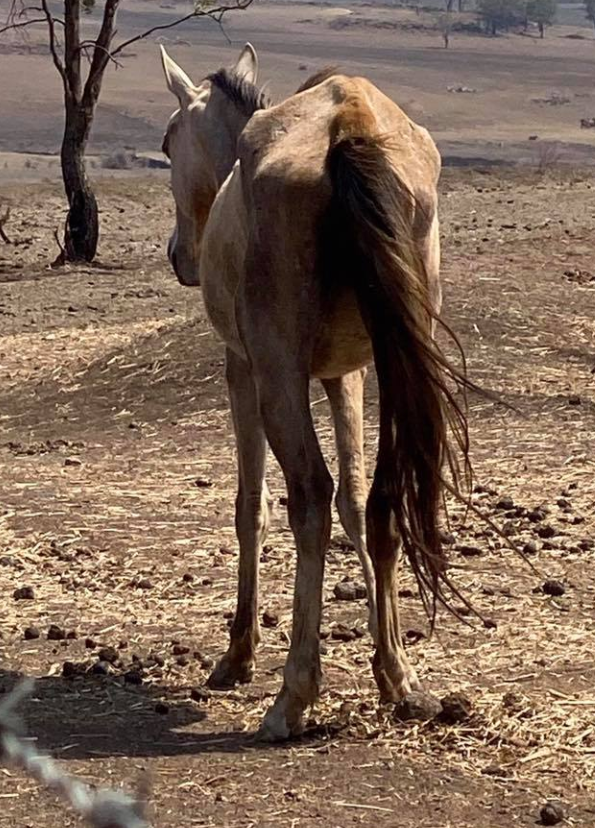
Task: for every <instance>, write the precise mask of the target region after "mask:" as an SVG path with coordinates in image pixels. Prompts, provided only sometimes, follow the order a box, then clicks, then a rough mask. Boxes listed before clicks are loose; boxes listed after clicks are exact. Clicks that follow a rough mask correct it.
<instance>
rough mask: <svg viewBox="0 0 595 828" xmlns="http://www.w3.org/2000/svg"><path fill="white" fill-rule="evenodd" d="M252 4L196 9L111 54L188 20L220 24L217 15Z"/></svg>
mask: <svg viewBox="0 0 595 828" xmlns="http://www.w3.org/2000/svg"><path fill="white" fill-rule="evenodd" d="M251 3H252V0H239V2H238V3H236V4H234V5H232V6H217V7H216V8H214V9H209V10H208V11H207V10H201V9H196V10H195V11H193V12H190V13H189V14H186V15H184V17H179V18H178V19H177V20H173V21H172V22H171V23H162V24H161V25H160V26H153V28H151V29H147V31H146V32H142V33H141V34H138V35H135V36H134V37H131V38H130V39H129V40H125V41H124V42H123V43H120V45H119V46H118V47H117V48H116V49H113V50H112V53H111V54H112V56H114V55H117V54H119V53H120V52H122V51H123V50H124V49H126V47H127V46H130V45H131V44H132V43H136V42H137V40H144V39H145V38H146V37H149V35H152V34H153V33H154V32H159V31H163V30H164V29H172V28H174V26H179V25H180V24H181V23H186V22H187V21H188V20H193V19H197V18H199V17H210V18H211V19H212V20H214V21H215V22H216V23H219V20H220V19H221V18H220V17H219V20H218V19H217V15H220V16H221V15H223V14H225V13H226V12H229V11H236V10H238V11H239V10H243V9H247V8H248V6H250V5H251Z"/></svg>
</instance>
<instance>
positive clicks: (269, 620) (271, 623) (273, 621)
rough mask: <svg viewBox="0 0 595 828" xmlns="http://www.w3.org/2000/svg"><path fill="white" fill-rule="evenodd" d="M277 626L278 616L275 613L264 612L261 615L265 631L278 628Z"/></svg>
mask: <svg viewBox="0 0 595 828" xmlns="http://www.w3.org/2000/svg"><path fill="white" fill-rule="evenodd" d="M278 624H279V616H278V615H277V613H275V612H269V610H265V611H264V612H263V614H262V626H263V627H266V628H267V629H272V628H273V627H276V626H278Z"/></svg>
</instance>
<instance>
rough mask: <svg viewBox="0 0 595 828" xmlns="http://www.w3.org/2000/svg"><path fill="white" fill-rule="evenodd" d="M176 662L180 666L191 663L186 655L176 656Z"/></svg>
mask: <svg viewBox="0 0 595 828" xmlns="http://www.w3.org/2000/svg"><path fill="white" fill-rule="evenodd" d="M176 664H177V665H178V666H179V667H187V666H188V665H189V664H190V659H189V658H188V656H185V655H181V656H178V657H177V658H176Z"/></svg>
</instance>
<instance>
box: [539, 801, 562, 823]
mask: <svg viewBox="0 0 595 828" xmlns="http://www.w3.org/2000/svg"><path fill="white" fill-rule="evenodd" d="M539 816H540V819H541V824H542V825H557V824H558V823H559V822H562V820H563V819H564V818H565V817H566V812H565V809H564V806H563V805H562V803H561V802H554V801H549V802H546V803H545V805H543V806H542V807H541V809H540V811H539Z"/></svg>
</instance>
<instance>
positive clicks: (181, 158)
mask: <svg viewBox="0 0 595 828" xmlns="http://www.w3.org/2000/svg"><path fill="white" fill-rule="evenodd" d="M161 59H162V62H163V70H164V72H165V79H166V82H167V86H168V88H169V90H170V92H172V93H173V94H174V95H175V96H176V98H177V99H178V105H179V106H178V109H177V110H176V111H175V112H174V114H173V115H172V117H171V118H170V120H169V124H168V126H167V131H166V133H165V138H164V139H163V152H164V153H165V154H166V155H167V157H168V158H169V159H170V161H171V186H172V192H173V195H174V199H175V202H176V226H175V229H174V232H173V234H172V236H171V238H170V240H169V244H168V246H167V255H168V257H169V260H170V262H171V265H172V267H173V269H174V271H175V273H176V276H177V277H178V279H179V280H180V282H181V283H182V284H183V285H199V284H200V274H199V257H200V245H201V239H202V234H203V230H204V226H205V224H206V221H207V217H208V215H209V211H210V209H211V206H212V204H213V201H214V199H215V196H216V194H217V191H218V189H219V187H220V186H221V184H222V183H223V181H224V180H225V178H226V176H227V175H228V174H229V172H230V170H231V167H232V165H233V162H234V160H235V151H236V142H237V138H238V135H239V132H240V131H241V129H243V126H244V124H245V120H246V119H245V118H244V120H243V121H242V120H241V113H238V115H236V114H235V112H233V111H229V112H223V111H222V107H223V106H224V104H225V103H226V102H225V101H224V100H223V97H222V96H221V95H220V94H217V89H216V86H215V84H214V83H213V82H212V80H211V78H207V79H206V80H204V81H202V83H200V84H199V85H198V86H195V85H194V84H193V83H192V81H191V80H190V78H189V77H188V75H186V73H185V72H184V71H183V70H182V69H181V68H180V67H179V66H178V64H177V63H176V62H175V61H174V60H172V58H171V57H170V56H169V55H168V54H167V52H166V51H165V49H164V48H163V46H162V47H161ZM257 71H258V59H257V57H256V52H255V51H254V49H253V48H252V46H250V44H246V46H245V48H244V49H243V51H242V53H241V55H240V57H239V59H238V61H237V63H236V65H235V67H234V68H233V70H232V72H233V74H234V75H236V76H238V77H240V78H242V79H244V80H245V81H247V82H248V83H250V84H253V83H254V82H255V81H256V75H257ZM234 119H235V121H238V123H237V124H236V123H235V122H234Z"/></svg>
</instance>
